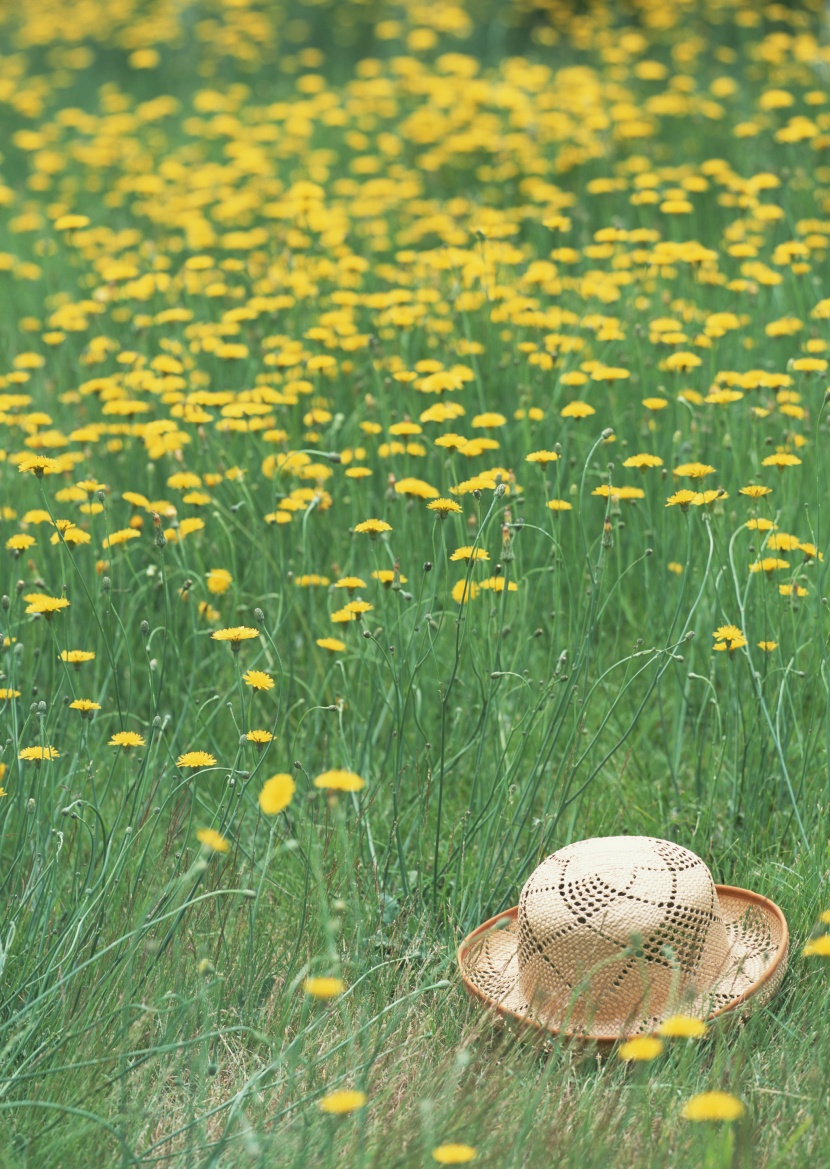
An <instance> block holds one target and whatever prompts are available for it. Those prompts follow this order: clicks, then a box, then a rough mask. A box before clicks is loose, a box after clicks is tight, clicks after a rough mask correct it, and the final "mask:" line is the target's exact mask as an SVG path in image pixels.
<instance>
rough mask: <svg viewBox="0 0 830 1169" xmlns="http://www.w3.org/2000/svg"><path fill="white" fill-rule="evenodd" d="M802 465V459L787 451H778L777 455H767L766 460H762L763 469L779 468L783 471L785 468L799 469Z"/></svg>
mask: <svg viewBox="0 0 830 1169" xmlns="http://www.w3.org/2000/svg"><path fill="white" fill-rule="evenodd" d="M800 465H801V459H799V458H798V456H797V455H791V454H788V453H787V452H786V451H778V453H777V454H774V455H767V457H766V458H765V459H762V460H761V466H762V467H777V468H778V470H779V471H783V470H784V468H785V467H798V466H800Z"/></svg>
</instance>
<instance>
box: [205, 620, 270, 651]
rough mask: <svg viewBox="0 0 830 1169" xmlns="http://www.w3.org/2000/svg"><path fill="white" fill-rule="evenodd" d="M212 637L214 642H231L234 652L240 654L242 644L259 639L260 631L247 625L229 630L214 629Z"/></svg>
mask: <svg viewBox="0 0 830 1169" xmlns="http://www.w3.org/2000/svg"><path fill="white" fill-rule="evenodd" d="M210 636H211V637H212V638H213V640H214V641H229V642H230V643H231V649H232V650H233V652H234V653H239V651H240V649H241V648H242V642H243V641H250V640H251V638H253V637H259V630H257V629H251V628H249V627H248V626H247V625H236V626H233V627H232V628H229V629H214V631H213V633H211V635H210Z"/></svg>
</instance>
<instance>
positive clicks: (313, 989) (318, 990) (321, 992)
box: [303, 978, 346, 999]
mask: <svg viewBox="0 0 830 1169" xmlns="http://www.w3.org/2000/svg"><path fill="white" fill-rule="evenodd" d="M345 989H346V984H345V982H344V981H343V979H342V978H307V979H306V980H305V982H304V983H303V990H304V991H305V992H306V994H309V995H311V997H312V998H314V999H333V998H337V996H338V995H339V994H342V993H343V991H344V990H345Z"/></svg>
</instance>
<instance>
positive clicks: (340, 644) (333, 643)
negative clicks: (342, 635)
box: [317, 637, 346, 653]
mask: <svg viewBox="0 0 830 1169" xmlns="http://www.w3.org/2000/svg"><path fill="white" fill-rule="evenodd" d="M317 644H318V645H319V646H320V648H321V649H328V650H331V652H332V653H343V651H344V650H345V648H346V643H345V641H340V639H339V638H337V637H318V638H317Z"/></svg>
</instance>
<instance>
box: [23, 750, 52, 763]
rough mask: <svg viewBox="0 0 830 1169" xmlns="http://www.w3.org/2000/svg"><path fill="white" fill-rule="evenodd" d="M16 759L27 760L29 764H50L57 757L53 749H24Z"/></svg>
mask: <svg viewBox="0 0 830 1169" xmlns="http://www.w3.org/2000/svg"><path fill="white" fill-rule="evenodd" d="M17 758H18V759H27V760H28V761H29V762H30V763H31V762H35V763H41V762H43V761H44V760H46V762H47V763H51V761H52V760H53V759H58V758H59V755H58V752H57V751H56V750H55V748H54V747H24V748H23V750H22V751H21V752H20V754H19V755H18V756H17Z"/></svg>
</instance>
